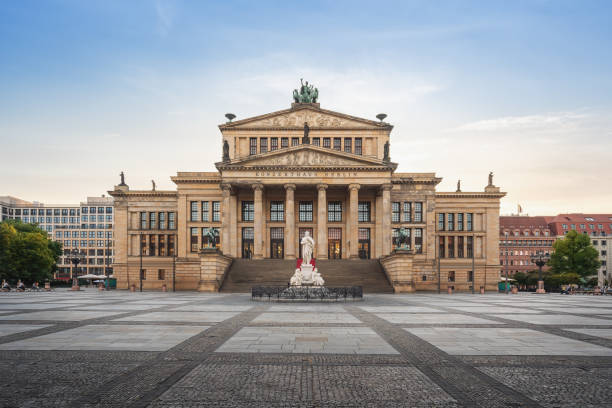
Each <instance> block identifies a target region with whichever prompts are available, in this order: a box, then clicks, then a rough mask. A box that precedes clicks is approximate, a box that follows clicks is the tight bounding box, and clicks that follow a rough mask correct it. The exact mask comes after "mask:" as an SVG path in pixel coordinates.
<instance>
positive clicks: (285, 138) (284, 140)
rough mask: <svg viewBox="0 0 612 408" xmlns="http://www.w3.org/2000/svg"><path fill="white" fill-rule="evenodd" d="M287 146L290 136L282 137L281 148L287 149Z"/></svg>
mask: <svg viewBox="0 0 612 408" xmlns="http://www.w3.org/2000/svg"><path fill="white" fill-rule="evenodd" d="M287 147H289V138H288V137H281V149H285V148H287Z"/></svg>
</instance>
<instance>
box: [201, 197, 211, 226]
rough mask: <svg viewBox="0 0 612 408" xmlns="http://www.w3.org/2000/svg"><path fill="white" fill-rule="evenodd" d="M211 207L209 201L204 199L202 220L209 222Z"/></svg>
mask: <svg viewBox="0 0 612 408" xmlns="http://www.w3.org/2000/svg"><path fill="white" fill-rule="evenodd" d="M208 211H209V209H208V201H202V221H204V222H208V220H209V217H210V215H209V212H208Z"/></svg>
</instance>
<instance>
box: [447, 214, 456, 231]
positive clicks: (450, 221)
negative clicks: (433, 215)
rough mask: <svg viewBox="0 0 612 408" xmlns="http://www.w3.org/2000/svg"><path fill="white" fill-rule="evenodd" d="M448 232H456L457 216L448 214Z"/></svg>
mask: <svg viewBox="0 0 612 408" xmlns="http://www.w3.org/2000/svg"><path fill="white" fill-rule="evenodd" d="M446 221H447V222H446V230H447V231H454V230H455V214H453V213H448V214H446Z"/></svg>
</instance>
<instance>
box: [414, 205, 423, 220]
mask: <svg viewBox="0 0 612 408" xmlns="http://www.w3.org/2000/svg"><path fill="white" fill-rule="evenodd" d="M414 222H423V203H414Z"/></svg>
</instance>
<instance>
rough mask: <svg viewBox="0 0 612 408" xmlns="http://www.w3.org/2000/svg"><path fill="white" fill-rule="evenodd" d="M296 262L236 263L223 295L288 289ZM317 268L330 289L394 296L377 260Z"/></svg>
mask: <svg viewBox="0 0 612 408" xmlns="http://www.w3.org/2000/svg"><path fill="white" fill-rule="evenodd" d="M295 266H296V262H295V260H283V259H261V260H249V259H236V260H234V262H233V263H232V266H231V268H230V270H229V271H228V273H227V276H226V278H225V281H224V282H223V285H222V286H221V292H250V291H251V287H253V286H285V285H287V283H288V282H289V279H290V278H291V276H293V273H294V271H295ZM317 268H318V270H319V273H321V275H322V276H323V279H325V284H326V285H327V286H361V287H363V291H364V293H393V288H392V287H391V285H390V284H389V281H388V280H387V277H386V276H385V274H384V272H383V270H382V267H381V265H380V262H378V260H376V259H368V260H364V259H359V260H345V259H338V260H318V261H317Z"/></svg>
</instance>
